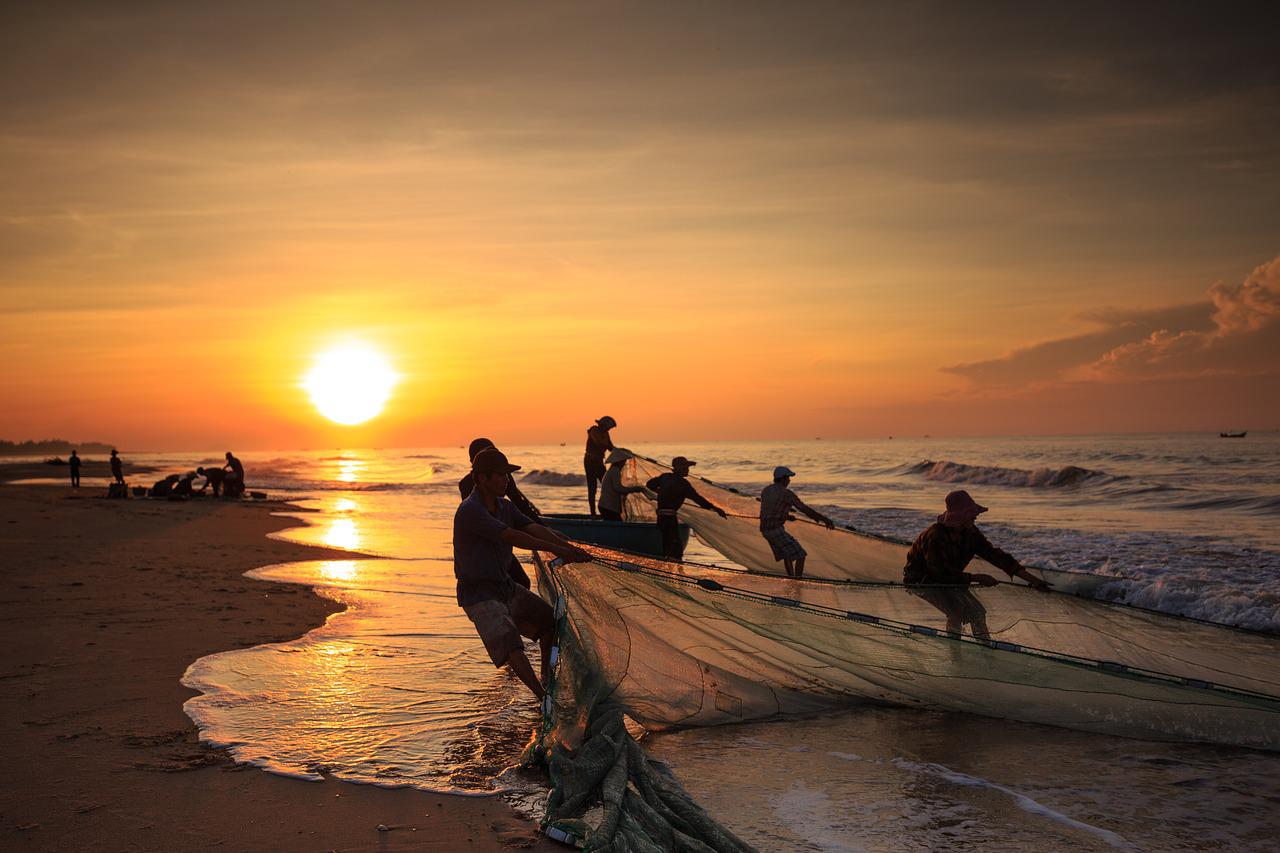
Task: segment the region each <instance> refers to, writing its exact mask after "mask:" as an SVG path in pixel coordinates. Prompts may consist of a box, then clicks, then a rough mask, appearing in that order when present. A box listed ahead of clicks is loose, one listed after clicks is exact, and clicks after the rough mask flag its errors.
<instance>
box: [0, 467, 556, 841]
mask: <svg viewBox="0 0 1280 853" xmlns="http://www.w3.org/2000/svg"><path fill="white" fill-rule="evenodd" d="M5 473H9V472H3V469H0V481H3V480H9V479H14V477H13V476H12V475H10V476H5ZM99 494H101V490H100V489H98V488H96V487H93V488H83V489H80V490H79V491H78V492H73V490H72V489H70V488H69V487H61V486H15V485H4V486H0V553H2V554H3V560H2V561H0V595H2V597H3V603H4V607H5V618H4V620H2V621H0V731H2V732H3V739H4V740H3V742H4V743H5V745H6V750H5V758H6V762H5V764H6V767H5V771H4V774H3V782H0V848H4V849H13V850H84V849H95V850H165V851H172V850H195V849H205V848H210V847H220V848H222V849H226V850H322V851H323V850H379V851H381V850H400V849H404V850H408V849H414V850H422V849H426V850H494V849H502V848H504V847H505V848H509V847H531V848H532V849H539V850H557V849H563V848H560V847H558V846H557V845H555V844H553V843H552V842H549V841H547V840H546V839H544V838H541V837H540V836H538V835H537V834H536V833H535V829H534V827H533V826H532V825H531V824H530V823H528V822H527V821H525V820H523V819H521V818H520V817H518V816H516V815H515V814H514V813H512V812H511V810H510V809H509V808H508V807H507V806H506V805H505V803H503V801H502V800H500V799H497V798H465V797H451V796H445V795H433V794H427V793H424V792H421V791H415V790H410V789H399V790H389V789H384V788H377V787H372V786H362V785H353V784H347V783H342V782H338V781H335V780H326V781H324V782H307V781H302V780H298V779H292V778H286V777H281V776H273V775H271V774H268V773H264V772H261V771H259V770H257V769H253V768H244V767H238V766H236V765H235V764H234V763H233V762H232V761H231V760H230V759H229V758H228V757H227V755H226V754H225V753H224V752H222V751H221V750H215V749H211V748H209V747H207V746H205V745H202V744H200V743H199V742H198V740H197V733H196V729H195V726H194V725H193V724H192V723H191V721H190V720H189V719H188V718H187V716H186V715H185V714H184V713H183V711H182V704H183V702H184V701H185V700H186V699H187V698H189V697H190V696H191V695H193V691H191V690H189V689H187V688H184V687H183V686H181V684H180V683H179V679H180V678H181V677H182V674H183V672H184V670H185V669H186V667H187V666H188V664H190V663H191V662H192V661H194V660H196V659H197V658H199V657H201V656H203V655H207V654H210V653H213V652H217V651H222V650H226V649H232V648H240V647H245V646H252V645H257V644H261V643H269V642H276V641H282V640H286V639H289V638H293V637H297V636H300V635H301V634H304V633H305V632H306V631H307V630H309V629H310V628H312V627H315V626H317V625H319V624H322V623H323V621H324V620H325V618H326V617H327V616H328V615H329V614H331V613H332V612H334V610H335V609H336V607H337V606H336V605H334V604H333V603H331V602H329V601H327V600H325V599H321V598H319V597H318V596H316V595H314V594H313V593H312V592H310V591H309V590H307V589H306V588H303V587H298V586H292V585H285V584H273V583H265V582H261V581H254V580H249V579H246V578H244V577H243V576H242V575H243V572H245V571H246V570H248V569H250V568H253V567H256V566H261V565H268V564H272V563H279V562H286V561H292V560H314V559H325V558H331V557H333V556H334V554H335V552H332V551H328V550H326V549H322V548H314V547H308V546H303V545H298V544H293V543H288V542H279V541H275V540H271V539H268V538H267V534H268V533H271V532H273V531H276V530H281V529H283V528H285V527H288V526H291V524H293V523H294V522H291V521H289V520H287V519H281V518H275V517H272V516H271V515H270V512H271V510H272V509H273V507H272V505H270V504H262V503H251V502H243V503H227V502H221V501H213V500H207V501H191V502H177V503H174V502H167V501H163V502H162V501H145V500H128V501H108V500H104V499H100V498H99V497H98V495H99ZM274 508H275V509H279V505H278V504H277V505H275V507H274ZM379 826H382V827H384V829H381V830H380V829H379Z"/></svg>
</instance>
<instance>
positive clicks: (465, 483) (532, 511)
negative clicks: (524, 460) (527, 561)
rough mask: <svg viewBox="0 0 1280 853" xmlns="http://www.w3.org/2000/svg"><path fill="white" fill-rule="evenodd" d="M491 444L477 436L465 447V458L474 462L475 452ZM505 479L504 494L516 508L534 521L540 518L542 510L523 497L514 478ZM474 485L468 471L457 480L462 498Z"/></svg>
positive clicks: (468, 493) (465, 496)
mask: <svg viewBox="0 0 1280 853" xmlns="http://www.w3.org/2000/svg"><path fill="white" fill-rule="evenodd" d="M493 446H494V443H493V442H492V441H490V440H489V439H487V438H477V439H476V440H474V441H472V442H471V445H470V446H469V447H468V448H467V458H468V459H469V460H470V461H472V462H474V461H475V458H476V454H477V453H479V452H480V451H481V450H485V449H487V448H490V447H493ZM507 480H508V481H509V484H508V486H507V495H506V496H507V498H508V499H509V500H510V501H511V502H512V503H513V504H515V505H516V509H518V510H520V511H521V512H522V513H524V514H525V515H527V516H529V518H532V519H533V520H534V521H537V520H538V519H540V518H541V517H542V511H541V510H539V509H538V508H537V507H536V506H534V505H533V501H531V500H529V499H528V498H527V497H525V494H524V492H522V491H520V487H519V486H517V485H516V481H515V478H514V477H508V478H507ZM475 485H476V481H475V476H474V475H473V474H472V473H471V472H470V471H468V472H467V474H466V476H465V477H463V478H462V479H461V480H459V481H458V492H459V493H460V494H461V495H462V498H463V500H466V498H467V496H468V495H470V494H471V490H472V489H474V488H475Z"/></svg>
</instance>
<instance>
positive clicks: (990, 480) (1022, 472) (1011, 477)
mask: <svg viewBox="0 0 1280 853" xmlns="http://www.w3.org/2000/svg"><path fill="white" fill-rule="evenodd" d="M895 471H896V472H900V473H906V474H917V475H923V476H924V478H925V479H926V480H934V481H936V482H939V483H972V484H974V485H979V486H1025V487H1029V488H1048V489H1056V488H1063V487H1066V486H1079V485H1082V484H1084V483H1093V484H1101V483H1114V482H1116V481H1118V480H1124V479H1128V478H1126V477H1123V476H1117V475H1114V474H1108V473H1107V472H1106V471H1093V470H1091V469H1089V468H1081V467H1079V466H1078V465H1067V466H1065V467H1062V468H1035V469H1032V470H1026V469H1022V468H1001V467H999V466H997V465H966V464H965V463H963V462H952V461H950V460H947V459H944V460H942V461H940V462H934V461H932V460H929V459H926V460H924V461H923V462H917V463H916V464H915V465H902V466H899V467H898V468H897V469H895Z"/></svg>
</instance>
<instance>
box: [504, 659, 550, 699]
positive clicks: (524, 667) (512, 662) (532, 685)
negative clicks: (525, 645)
mask: <svg viewBox="0 0 1280 853" xmlns="http://www.w3.org/2000/svg"><path fill="white" fill-rule="evenodd" d="M507 666H509V667H511V671H512V672H514V673H515V674H516V676H517V677H518V678H519V679H520V680H521V681H523V682H524V686H525V687H528V688H529V689H530V690H532V691H533V695H534V696H537V697H538V698H539V699H541V698H542V697H543V696H545V695H547V691H545V690H543V689H542V684H541V683H540V682H539V681H538V676H536V675H534V673H533V665H532V664H530V663H529V659H528V658H527V657H525V656H524V650H523V649H515V650H513V651H512V652H511V654H509V655H508V656H507Z"/></svg>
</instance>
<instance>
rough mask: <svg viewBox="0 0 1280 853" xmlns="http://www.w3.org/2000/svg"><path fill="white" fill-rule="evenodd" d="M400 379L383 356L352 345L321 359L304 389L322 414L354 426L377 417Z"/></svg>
mask: <svg viewBox="0 0 1280 853" xmlns="http://www.w3.org/2000/svg"><path fill="white" fill-rule="evenodd" d="M399 378H400V377H398V376H397V375H396V373H395V371H394V370H392V369H391V365H390V364H388V363H387V360H386V359H385V358H383V356H382V354H381V353H379V352H377V351H376V350H373V349H370V348H369V347H366V346H362V345H359V344H349V345H346V346H341V347H336V348H334V349H331V350H329V351H328V352H324V353H321V354H320V355H319V356H317V357H316V361H315V365H314V366H313V367H312V368H311V370H310V372H308V373H307V375H306V377H305V378H304V379H303V380H302V387H303V388H306V389H307V393H308V394H309V395H311V402H312V403H314V404H315V407H316V408H317V409H319V411H320V414H322V415H324V416H325V417H326V418H328V419H329V420H331V421H334V422H336V423H340V424H347V425H352V424H360V423H364V422H365V421H367V420H369V419H370V418H372V417H376V416H377V415H378V414H379V413H380V412H381V411H382V407H383V406H385V405H386V404H387V399H388V398H390V396H391V389H392V388H394V387H395V384H396V381H397V380H398V379H399Z"/></svg>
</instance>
